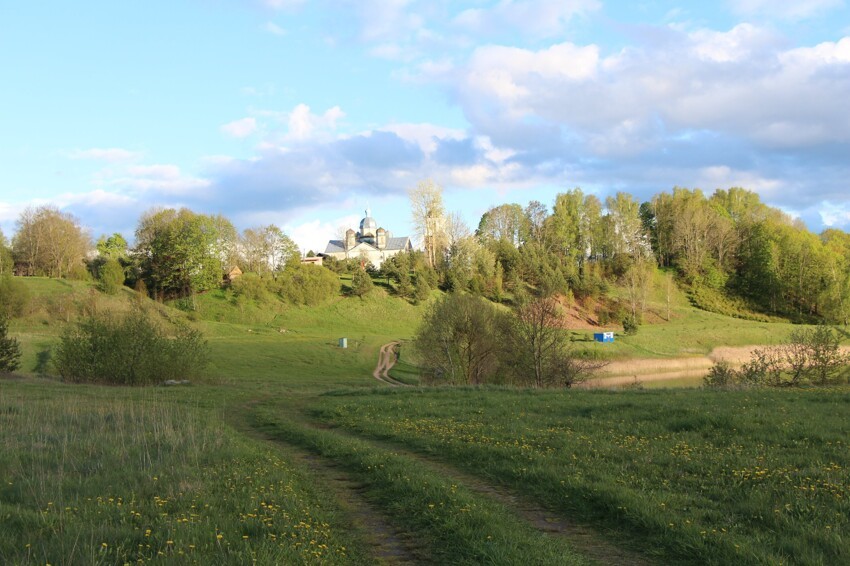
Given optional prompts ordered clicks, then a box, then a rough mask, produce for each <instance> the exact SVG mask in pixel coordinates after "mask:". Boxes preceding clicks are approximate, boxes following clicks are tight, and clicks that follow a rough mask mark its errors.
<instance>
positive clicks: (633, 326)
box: [623, 314, 640, 336]
mask: <svg viewBox="0 0 850 566" xmlns="http://www.w3.org/2000/svg"><path fill="white" fill-rule="evenodd" d="M638 328H640V323H639V322H638V319H637V317H636V316H635V315H633V314H628V315H626V316H625V317H624V318H623V334H625V335H626V336H634V335H635V334H637V333H638Z"/></svg>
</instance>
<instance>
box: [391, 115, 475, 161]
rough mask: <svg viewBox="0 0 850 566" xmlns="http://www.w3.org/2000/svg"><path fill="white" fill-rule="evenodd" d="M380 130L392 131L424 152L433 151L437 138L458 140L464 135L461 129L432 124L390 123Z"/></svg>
mask: <svg viewBox="0 0 850 566" xmlns="http://www.w3.org/2000/svg"><path fill="white" fill-rule="evenodd" d="M380 130H381V131H384V132H392V133H394V134H396V135H397V136H398V137H400V138H402V139H405V140H408V141H412V142H414V143H416V145H418V146H419V148H420V149H421V150H422V152H423V153H425V154H431V153H433V152H434V150H435V149H436V148H437V140H438V139H453V140H460V139H463V138H464V137H465V136H466V134H465V133H464V132H463V130H458V129H456V128H446V127H443V126H436V125H434V124H409V123H407V124H390V125H388V126H384V127H382V128H380Z"/></svg>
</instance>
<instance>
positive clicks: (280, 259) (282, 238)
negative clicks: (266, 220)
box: [241, 224, 301, 277]
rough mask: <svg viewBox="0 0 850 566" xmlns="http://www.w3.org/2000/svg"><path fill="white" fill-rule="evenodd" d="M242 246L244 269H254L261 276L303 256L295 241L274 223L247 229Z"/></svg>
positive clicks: (272, 272) (276, 270)
mask: <svg viewBox="0 0 850 566" xmlns="http://www.w3.org/2000/svg"><path fill="white" fill-rule="evenodd" d="M241 247H242V255H243V258H244V259H243V261H244V263H245V266H244V270H245V271H253V272H254V273H256V274H257V275H260V276H261V277H262V276H266V275H268V274H270V273H271V274H274V273H277V272H278V271H280V270H281V269H283V268H284V267H285V266H286V265H287V264H291V263H294V262H296V261H298V260H299V259H300V257H301V254H300V252H299V251H298V246H297V245H296V244H295V242H293V241H292V239H291V238H290V237H289V236H287V235H286V234H285V233H284V232H283V230H281V229H280V228H279V227H277V226H275V225H273V224H270V225H268V226H261V227H257V228H247V229H245V230H244V231H243V232H242V239H241Z"/></svg>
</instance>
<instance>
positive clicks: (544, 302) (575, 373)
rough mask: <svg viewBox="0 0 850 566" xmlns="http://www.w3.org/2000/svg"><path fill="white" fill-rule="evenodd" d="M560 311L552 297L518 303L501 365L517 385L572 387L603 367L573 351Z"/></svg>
mask: <svg viewBox="0 0 850 566" xmlns="http://www.w3.org/2000/svg"><path fill="white" fill-rule="evenodd" d="M562 317H563V312H562V309H561V306H560V304H559V303H558V301H557V300H556V299H555V298H554V297H552V296H548V297H538V298H535V299H531V300H529V301H525V302H524V303H523V304H521V305H520V306H519V307H518V308H517V310H516V312H515V313H514V315H513V317H511V319H510V323H509V325H508V332H507V338H508V339H507V341H506V346H507V347H506V348H505V349H504V350H503V356H504V357H505V360H504V364H505V365H506V366H507V367H510V368H512V370H513V374H514V379H515V381H516V382H517V383H521V384H528V385H532V386H533V387H538V388H540V387H571V386H573V385H574V384H576V383H580V382H582V381H585V380H587V379H588V378H589V377H591V375H592V374H593V373H594V372H595V371H597V370H598V369H600V368H601V367H603V366H604V365H605V363H604V362H600V361H598V360H592V359H589V358H586V357H583V356H581V355H579V354H578V353H576V352H574V351H573V345H572V342H570V340H569V334H568V332H567V331H566V330H565V329H564V328H563V325H562Z"/></svg>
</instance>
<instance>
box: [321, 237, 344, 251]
mask: <svg viewBox="0 0 850 566" xmlns="http://www.w3.org/2000/svg"><path fill="white" fill-rule="evenodd" d="M344 251H345V245H344V242H343V241H342V240H331V241H330V242H328V247H327V248H325V253H326V254H332V253H337V252H344Z"/></svg>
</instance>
